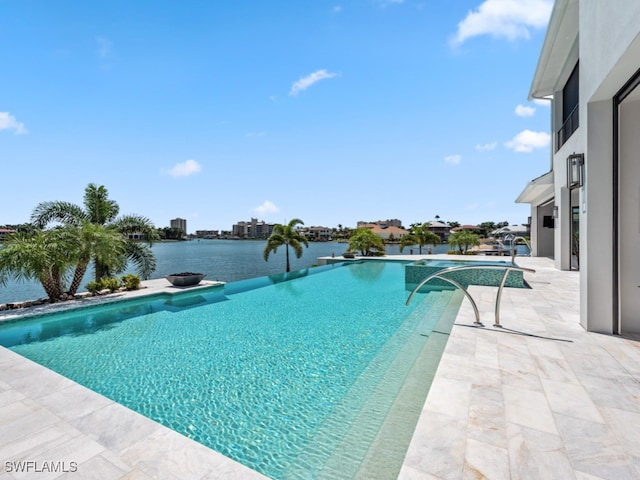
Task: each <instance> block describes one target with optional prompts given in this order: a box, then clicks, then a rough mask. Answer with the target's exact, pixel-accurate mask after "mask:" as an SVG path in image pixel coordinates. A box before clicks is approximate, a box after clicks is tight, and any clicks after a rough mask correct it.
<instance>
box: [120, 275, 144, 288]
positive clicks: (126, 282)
mask: <svg viewBox="0 0 640 480" xmlns="http://www.w3.org/2000/svg"><path fill="white" fill-rule="evenodd" d="M121 280H122V286H123V287H124V288H126V289H127V290H138V289H139V288H140V277H139V276H138V275H135V274H133V273H130V274H128V275H123V276H122V278H121Z"/></svg>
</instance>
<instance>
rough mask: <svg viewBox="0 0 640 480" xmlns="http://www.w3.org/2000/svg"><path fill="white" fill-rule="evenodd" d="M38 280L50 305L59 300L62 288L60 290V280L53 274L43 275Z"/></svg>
mask: <svg viewBox="0 0 640 480" xmlns="http://www.w3.org/2000/svg"><path fill="white" fill-rule="evenodd" d="M39 280H40V283H41V284H42V288H44V291H45V292H46V293H47V296H48V297H49V301H50V302H51V303H55V302H57V301H58V300H60V296H61V295H62V288H60V279H59V278H58V276H56V275H55V273H53V272H46V273H43V274H42V275H41V276H40V278H39Z"/></svg>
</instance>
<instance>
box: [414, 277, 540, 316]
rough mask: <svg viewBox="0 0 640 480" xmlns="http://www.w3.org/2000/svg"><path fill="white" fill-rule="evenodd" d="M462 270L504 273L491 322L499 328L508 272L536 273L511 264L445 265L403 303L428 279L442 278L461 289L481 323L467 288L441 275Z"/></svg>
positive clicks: (476, 307)
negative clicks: (501, 271)
mask: <svg viewBox="0 0 640 480" xmlns="http://www.w3.org/2000/svg"><path fill="white" fill-rule="evenodd" d="M462 270H504V273H503V274H502V280H501V282H500V286H499V287H498V294H497V295H496V309H495V313H496V321H495V323H494V324H493V326H494V327H499V328H501V327H502V325H500V299H501V298H502V289H503V288H504V284H505V282H506V281H507V276H508V275H509V272H510V271H512V270H514V271H517V272H529V273H536V271H535V270H534V269H532V268H525V267H516V266H513V265H504V266H503V265H465V266H462V267H447V268H444V269H442V270H439V271H437V272H436V273H433V274H431V275H429V276H428V277H427V278H425V279H424V280H422V281H421V282H420V283H419V284H418V285H417V286H416V287H415V288H414V289H413V290H412V291H411V293H410V294H409V298H407V302H406V304H405V305H409V303H411V299H412V298H413V296H414V295H415V293H416V292H417V291H418V290H420V289H421V288H422V287H423V286H424V285H425V284H426V283H427V282H429V281H430V280H432V279H434V278H439V279H441V280H444V281H445V282H449V283H450V284H452V285H454V286H456V287H458V288H459V289H461V290H462V292H463V293H464V294H465V295H466V296H467V298H468V299H469V301H470V302H471V306H472V307H473V311H474V313H475V315H476V321H475V322H473V323H475V324H476V325H482V322H481V321H480V312H479V311H478V306H477V305H476V302H475V301H474V300H473V297H472V296H471V294H470V293H469V292H468V291H467V289H466V288H465V287H463V286H462V285H460V283H458V282H457V281H456V280H453V279H451V278H447V277H443V276H442V274H444V273H448V272H454V271H455V272H459V271H462Z"/></svg>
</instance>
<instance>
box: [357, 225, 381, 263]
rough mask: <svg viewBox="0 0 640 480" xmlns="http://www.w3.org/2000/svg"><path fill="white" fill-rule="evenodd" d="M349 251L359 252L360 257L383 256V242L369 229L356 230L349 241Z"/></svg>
mask: <svg viewBox="0 0 640 480" xmlns="http://www.w3.org/2000/svg"><path fill="white" fill-rule="evenodd" d="M349 250H350V251H359V252H360V253H361V254H362V256H370V255H374V254H381V255H384V253H385V250H384V241H383V240H382V238H380V237H379V236H378V235H376V234H375V233H373V231H372V230H371V229H369V228H358V229H357V230H356V232H355V233H354V234H353V235H351V238H350V239H349Z"/></svg>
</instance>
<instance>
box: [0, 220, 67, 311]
mask: <svg viewBox="0 0 640 480" xmlns="http://www.w3.org/2000/svg"><path fill="white" fill-rule="evenodd" d="M75 263H76V258H75V256H74V254H73V252H70V251H69V248H68V242H67V239H66V238H65V232H64V231H63V230H62V229H52V230H46V231H38V232H37V233H35V234H28V233H16V234H14V235H12V236H11V237H10V238H9V239H8V240H7V241H6V243H5V244H4V246H3V248H1V249H0V285H5V284H6V282H7V280H8V279H9V278H10V277H12V278H15V279H16V280H17V281H24V280H38V281H39V282H40V283H41V284H42V287H43V288H44V291H45V292H46V293H47V296H48V297H49V300H50V301H51V302H57V301H58V300H60V296H61V295H62V294H63V293H64V291H65V281H66V276H67V273H68V271H69V269H70V268H71V267H72V266H73V265H74V264H75Z"/></svg>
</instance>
